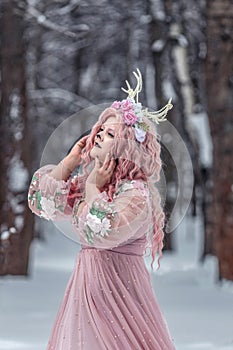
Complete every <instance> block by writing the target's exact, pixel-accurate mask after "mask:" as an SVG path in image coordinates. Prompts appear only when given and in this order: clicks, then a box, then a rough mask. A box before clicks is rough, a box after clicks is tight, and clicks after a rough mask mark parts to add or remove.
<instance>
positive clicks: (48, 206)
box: [40, 197, 56, 220]
mask: <svg viewBox="0 0 233 350" xmlns="http://www.w3.org/2000/svg"><path fill="white" fill-rule="evenodd" d="M40 204H41V208H42V211H41V216H42V217H44V218H45V219H47V220H49V219H53V218H54V213H55V211H56V208H55V203H54V201H53V200H51V199H48V198H46V197H41V200H40Z"/></svg>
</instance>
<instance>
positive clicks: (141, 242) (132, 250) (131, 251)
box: [82, 235, 147, 256]
mask: <svg viewBox="0 0 233 350" xmlns="http://www.w3.org/2000/svg"><path fill="white" fill-rule="evenodd" d="M146 243H147V239H146V235H144V236H143V237H141V238H138V239H136V240H134V241H132V242H130V243H127V244H124V245H120V246H117V247H114V248H109V249H107V248H106V249H103V248H98V247H90V246H85V245H82V250H93V249H94V250H95V251H99V252H101V251H108V252H113V253H119V254H126V255H138V256H142V255H144V254H145V250H146Z"/></svg>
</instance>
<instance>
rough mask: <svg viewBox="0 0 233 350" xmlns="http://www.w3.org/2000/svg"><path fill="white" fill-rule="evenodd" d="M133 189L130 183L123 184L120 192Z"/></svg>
mask: <svg viewBox="0 0 233 350" xmlns="http://www.w3.org/2000/svg"><path fill="white" fill-rule="evenodd" d="M133 188H134V187H133V185H132V184H131V183H125V184H123V188H122V190H123V191H127V190H131V189H133Z"/></svg>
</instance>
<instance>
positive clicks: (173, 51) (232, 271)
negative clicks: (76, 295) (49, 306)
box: [0, 0, 233, 280]
mask: <svg viewBox="0 0 233 350" xmlns="http://www.w3.org/2000/svg"><path fill="white" fill-rule="evenodd" d="M232 25H233V3H232V1H231V0H214V1H210V0H206V1H204V0H198V1H194V0H187V1H184V0H177V1H171V0H146V1H145V0H128V1H126V2H124V1H120V0H109V1H107V0H106V1H105V0H98V1H94V0H83V1H78V0H39V1H36V0H18V1H14V0H2V1H1V3H0V69H1V78H0V79H1V80H0V94H1V106H0V131H1V138H0V145H1V153H0V166H1V172H0V180H1V187H0V213H1V222H0V224H1V230H0V234H1V239H0V274H1V275H5V274H27V271H28V259H29V248H30V243H31V241H32V239H33V238H34V236H35V235H36V236H39V231H40V228H39V226H36V227H35V223H34V216H33V215H32V214H31V212H30V210H29V209H28V207H27V192H28V186H29V183H30V180H31V175H32V173H33V172H34V171H35V170H36V169H37V168H38V164H39V161H40V157H41V153H42V151H43V147H44V145H45V143H46V141H47V139H48V138H49V136H50V134H51V133H52V132H53V130H54V129H55V128H56V127H57V126H58V125H59V124H60V123H61V122H62V121H63V120H64V119H65V118H66V117H67V116H69V115H71V114H74V113H76V112H78V111H79V110H82V109H83V108H86V107H88V106H90V105H92V104H99V103H102V102H110V103H111V102H112V101H113V100H115V99H122V98H124V97H125V95H124V93H123V92H121V91H120V87H121V86H122V82H123V81H124V80H125V79H128V77H130V76H131V73H132V71H133V70H134V69H136V68H137V67H138V68H140V70H141V72H142V75H143V77H144V90H143V92H142V94H141V97H140V100H141V102H142V103H143V105H145V106H148V107H150V108H152V109H154V110H155V109H158V108H159V107H161V106H162V105H164V104H165V103H166V102H167V100H168V99H169V98H170V96H172V97H173V102H174V106H175V107H174V108H173V110H172V111H171V112H170V114H169V120H170V121H171V122H172V124H173V125H174V126H175V127H176V128H177V130H178V131H179V133H180V135H181V136H182V138H183V140H184V142H185V143H186V145H187V147H188V149H189V152H190V154H191V158H192V162H193V170H194V179H195V183H194V188H193V196H192V202H191V206H190V215H201V216H202V218H203V225H204V231H205V237H204V249H203V253H202V257H201V259H202V260H204V258H205V256H206V254H213V255H215V256H217V257H218V261H219V278H227V279H231V280H233V254H232V251H233V230H232V228H233V219H232V207H233V185H232V179H233V174H232V173H233V170H232V149H233V147H232V146H233V137H232V136H233V133H232V129H233V125H232V110H233V99H232V96H233V69H232V68H233V59H232V57H233V56H232V50H233V44H232V43H233V34H232V33H233V28H232ZM86 130H87V125H85V123H80V125H79V130H78V134H77V137H78V136H79V135H80V134H82V132H84V131H86ZM73 141H74V140H73ZM66 142H67V149H68V148H69V147H68V145H69V146H70V145H71V144H72V142H71V140H66ZM69 142H70V144H69ZM207 148H208V149H212V151H211V154H210V152H209V153H208V152H207ZM162 157H163V161H164V163H165V164H166V169H164V171H165V173H166V181H167V188H168V196H167V199H166V203H165V211H166V214H167V215H168V216H169V212H170V211H171V210H172V207H173V205H174V200H175V199H174V198H173V196H172V195H171V194H170V195H169V193H171V192H172V191H169V186H170V187H172V186H173V185H174V179H175V178H176V169H175V167H174V164H173V162H172V159H171V158H169V154H168V152H166V149H165V148H164V147H163V149H162ZM188 185H189V184H188V182H187V184H183V186H184V187H185V186H188ZM165 249H172V240H171V236H170V234H167V235H166V237H165Z"/></svg>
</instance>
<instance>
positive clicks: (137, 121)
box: [111, 69, 173, 142]
mask: <svg viewBox="0 0 233 350" xmlns="http://www.w3.org/2000/svg"><path fill="white" fill-rule="evenodd" d="M133 74H134V75H135V77H136V79H137V85H136V88H135V89H134V90H133V89H132V88H131V86H130V85H129V82H128V81H127V80H126V85H127V88H128V90H126V89H124V88H121V89H122V90H123V91H124V92H126V93H127V94H128V97H127V98H126V99H125V100H122V101H114V102H113V104H112V105H111V107H112V108H115V109H116V110H119V109H121V111H122V118H123V121H124V123H125V124H126V125H131V126H132V127H133V128H134V133H135V137H136V139H137V140H138V141H139V142H143V141H144V140H145V138H146V132H147V131H148V130H149V125H148V124H146V123H145V122H144V121H143V116H144V117H147V118H149V119H151V120H152V121H153V122H155V123H156V124H159V123H160V122H163V121H165V120H167V118H166V116H167V112H168V111H169V110H170V109H172V107H173V105H172V104H171V100H172V99H171V98H170V100H169V101H168V103H167V104H166V105H165V106H164V107H163V108H161V109H160V110H159V111H155V112H149V111H148V108H145V109H143V108H142V104H141V103H140V102H138V95H139V92H141V91H142V75H141V72H140V70H139V69H137V73H136V72H133ZM135 97H136V100H135Z"/></svg>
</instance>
